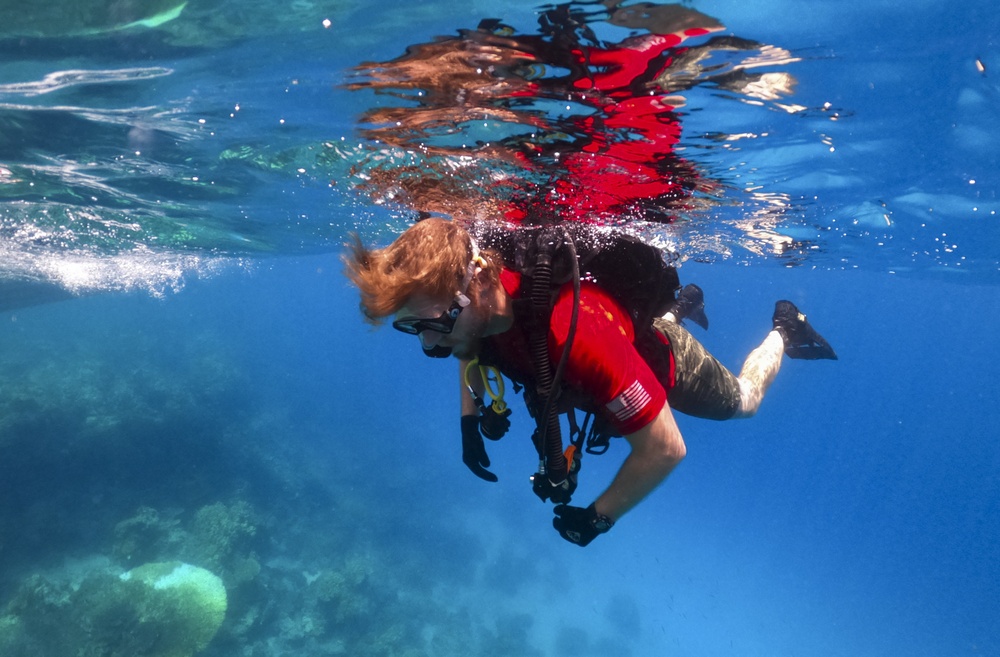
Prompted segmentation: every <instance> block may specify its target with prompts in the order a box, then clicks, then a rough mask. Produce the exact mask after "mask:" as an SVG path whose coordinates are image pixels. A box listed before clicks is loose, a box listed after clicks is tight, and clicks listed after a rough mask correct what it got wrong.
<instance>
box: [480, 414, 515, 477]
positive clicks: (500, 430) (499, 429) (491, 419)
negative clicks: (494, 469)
mask: <svg viewBox="0 0 1000 657" xmlns="http://www.w3.org/2000/svg"><path fill="white" fill-rule="evenodd" d="M508 429H510V409H509V408H504V409H503V411H502V412H499V413H498V412H497V411H496V410H495V409H494V408H493V406H492V405H490V406H485V405H484V406H480V408H479V430H480V431H481V432H482V434H483V435H484V436H486V437H487V438H489V439H490V440H500V439H501V438H503V437H504V435H505V434H506V433H507V430H508ZM486 465H489V463H487V464H486Z"/></svg>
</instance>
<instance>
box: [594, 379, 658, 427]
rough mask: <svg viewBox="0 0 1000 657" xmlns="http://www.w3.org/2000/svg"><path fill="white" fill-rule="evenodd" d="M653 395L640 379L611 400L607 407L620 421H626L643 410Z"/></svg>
mask: <svg viewBox="0 0 1000 657" xmlns="http://www.w3.org/2000/svg"><path fill="white" fill-rule="evenodd" d="M650 399H651V397H650V396H649V393H648V392H646V389H645V388H643V387H642V384H641V383H639V381H638V379H637V380H635V381H633V382H632V385H630V386H629V387H627V388H625V391H624V392H622V394H620V395H618V396H617V397H615V398H614V399H612V400H611V401H609V402H608V403H607V404H606V405H605V408H607V409H608V411H610V412H611V414H612V415H614V416H615V419H617V420H618V421H619V422H625V421H626V420H628V419H629V418H630V417H632V416H633V415H635V414H636V413H638V412H639V411H640V410H642V407H643V406H645V405H646V404H648V403H649V400H650Z"/></svg>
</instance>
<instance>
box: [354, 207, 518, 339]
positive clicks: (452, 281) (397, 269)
mask: <svg viewBox="0 0 1000 657" xmlns="http://www.w3.org/2000/svg"><path fill="white" fill-rule="evenodd" d="M348 247H349V249H350V251H349V252H348V253H347V254H346V255H345V256H344V264H345V265H346V273H347V277H348V278H349V279H351V282H353V283H354V284H355V285H356V286H357V287H358V290H359V291H360V292H361V311H362V312H363V313H364V315H365V317H366V318H367V319H368V321H370V322H372V323H373V324H378V323H379V321H380V320H381V319H383V318H384V317H388V316H389V315H393V314H395V313H396V312H398V311H399V309H400V308H402V307H403V306H404V305H406V302H407V300H409V298H410V297H411V296H413V295H414V294H417V293H420V294H424V295H427V296H429V297H433V298H440V299H442V300H444V299H449V298H451V297H453V296H454V295H455V294H456V293H457V292H459V291H460V288H461V286H462V280H463V279H464V278H465V276H466V273H467V272H468V268H469V263H470V262H471V261H472V258H473V249H472V238H471V237H470V236H469V233H468V232H467V231H466V230H465V229H464V228H462V226H460V225H459V224H458V223H456V222H454V221H448V220H445V219H437V218H430V219H424V220H423V221H419V222H417V223H416V224H414V225H413V226H411V227H410V228H408V229H407V230H406V232H404V233H403V234H402V235H400V236H399V237H398V238H396V241H394V242H393V243H392V244H390V245H389V246H387V247H385V248H384V249H369V248H367V247H366V246H365V245H364V244H362V243H361V240H360V239H359V238H358V237H357V236H355V237H354V241H353V242H351V243H350V244H348ZM493 262H499V260H496V259H494V260H493ZM486 272H487V277H488V280H491V281H498V280H499V271H498V269H497V267H487V269H486ZM479 284H480V283H479V281H477V280H472V281H471V283H470V286H469V290H468V292H467V294H468V295H469V296H470V297H472V296H473V295H477V294H478V293H479Z"/></svg>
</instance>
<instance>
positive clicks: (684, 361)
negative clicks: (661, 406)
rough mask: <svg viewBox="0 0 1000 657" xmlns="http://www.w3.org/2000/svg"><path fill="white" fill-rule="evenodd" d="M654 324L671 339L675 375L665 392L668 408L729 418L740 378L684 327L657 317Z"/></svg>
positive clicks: (736, 400)
mask: <svg viewBox="0 0 1000 657" xmlns="http://www.w3.org/2000/svg"><path fill="white" fill-rule="evenodd" d="M653 328H654V329H655V330H656V331H657V332H658V333H660V334H662V335H664V336H665V337H666V338H667V340H668V341H669V342H670V348H671V350H672V351H673V353H674V363H675V379H676V383H675V384H674V387H673V389H670V391H669V392H668V393H667V402H668V403H669V404H670V408H672V409H674V410H676V411H680V412H681V413H684V414H685V415H692V416H694V417H700V418H705V419H708V420H728V419H730V418H731V417H733V415H735V414H736V411H737V410H738V409H739V407H740V396H741V395H740V382H739V380H738V379H737V378H736V376H735V375H734V374H733V373H732V372H730V371H729V370H728V369H726V368H725V366H724V365H722V363H720V362H719V361H717V360H715V357H714V356H712V354H710V353H708V350H707V349H705V347H703V346H702V344H701V343H700V342H698V341H697V340H696V339H695V338H694V336H692V335H691V334H690V333H688V331H687V329H685V328H684V327H683V326H680V325H679V324H675V323H674V322H668V321H666V320H663V319H657V320H655V321H654V322H653Z"/></svg>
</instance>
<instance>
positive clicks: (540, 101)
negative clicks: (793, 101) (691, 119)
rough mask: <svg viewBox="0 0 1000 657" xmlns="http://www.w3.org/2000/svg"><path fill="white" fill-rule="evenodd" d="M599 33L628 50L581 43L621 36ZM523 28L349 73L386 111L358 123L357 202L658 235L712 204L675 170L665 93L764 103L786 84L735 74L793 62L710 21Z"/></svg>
mask: <svg viewBox="0 0 1000 657" xmlns="http://www.w3.org/2000/svg"><path fill="white" fill-rule="evenodd" d="M609 26H615V27H617V28H627V29H628V30H629V31H630V34H629V35H628V36H626V37H625V38H624V39H621V40H620V41H617V42H608V41H604V40H602V39H600V38H599V37H598V35H597V33H596V32H595V30H599V31H602V32H603V31H619V32H620V31H621V30H615V29H614V27H609ZM538 28H539V29H538V33H537V34H517V33H516V31H515V30H514V29H513V28H511V27H510V26H508V25H505V24H504V23H502V22H500V21H499V20H496V19H484V20H482V21H481V22H480V24H479V26H478V27H477V28H476V29H474V30H469V29H464V30H459V32H458V35H457V36H449V37H440V38H437V39H435V40H434V41H431V42H428V43H421V44H416V45H412V46H410V47H408V48H407V49H406V53H405V54H404V55H402V56H401V57H398V58H396V59H393V60H391V61H388V62H366V63H363V64H361V65H359V66H357V67H356V68H355V69H354V71H353V79H352V81H351V82H350V83H349V84H348V85H347V87H348V88H349V89H353V90H359V89H372V90H375V91H376V92H377V93H378V94H380V95H389V96H394V97H396V98H397V99H399V101H400V102H399V103H398V104H395V105H391V106H380V107H375V108H372V109H370V110H368V111H366V112H365V113H364V114H363V115H362V116H361V118H360V121H361V123H362V124H363V125H364V126H365V128H364V129H363V131H362V133H363V135H364V136H365V137H366V138H367V139H369V140H371V141H373V142H375V143H377V144H379V149H380V154H378V155H376V156H373V158H372V160H373V161H370V162H367V163H366V164H367V165H368V167H369V168H367V169H365V170H364V171H363V173H362V172H361V170H360V168H359V169H358V170H357V171H356V173H361V174H362V175H359V177H360V178H362V179H363V182H362V183H361V185H360V186H361V188H362V190H363V191H364V192H366V193H368V194H370V195H371V196H372V197H373V198H375V200H376V201H378V202H392V203H395V204H399V205H402V206H404V207H406V208H409V209H411V210H415V211H417V212H418V213H421V215H431V214H439V215H444V216H450V217H454V218H458V219H476V218H484V217H491V218H498V217H503V218H505V219H507V220H509V221H513V222H521V223H549V222H551V221H556V220H571V221H590V222H596V223H603V224H608V223H615V224H621V223H628V222H631V221H646V222H657V223H669V222H671V221H673V220H674V219H675V218H676V217H677V216H678V214H680V213H683V212H686V211H690V210H692V209H696V208H699V207H705V206H707V205H711V204H712V203H714V202H715V201H714V199H715V198H716V197H717V194H716V191H717V188H718V183H717V182H716V181H715V180H713V179H712V178H711V177H709V176H707V175H706V174H705V173H704V172H702V171H700V170H699V168H698V167H697V166H696V164H695V163H693V162H692V161H690V160H688V159H685V158H683V157H681V156H680V155H679V154H678V148H677V147H678V142H679V140H680V137H681V120H680V119H681V113H680V112H679V111H678V110H679V109H680V108H682V107H684V105H685V99H684V98H683V96H681V95H680V92H683V91H684V90H687V89H691V88H692V87H695V86H697V85H710V86H711V87H713V88H716V89H724V90H726V91H729V92H733V93H737V94H740V95H742V96H745V97H748V98H767V99H773V98H776V97H780V96H781V95H782V94H786V93H789V92H790V89H791V86H792V85H793V84H794V79H792V78H791V76H789V75H788V74H775V73H750V72H748V71H747V69H748V68H752V67H753V66H754V65H761V60H762V59H763V60H766V61H765V62H764V63H765V64H774V63H784V62H787V61H792V58H791V56H790V55H789V54H788V53H787V52H786V51H780V54H779V56H778V57H775V52H776V51H778V49H775V48H772V47H770V46H762V45H761V44H759V43H756V42H753V41H748V40H745V39H740V38H736V37H732V36H722V35H718V34H714V33H717V32H720V31H721V30H723V29H724V28H723V25H722V24H721V23H720V22H719V21H718V20H716V19H715V18H712V17H710V16H706V15H705V14H702V13H700V12H698V11H696V10H694V9H691V8H688V7H683V6H681V5H676V4H668V5H654V4H651V3H640V4H636V5H631V6H623V5H622V4H621V3H619V2H613V1H611V0H606V1H605V2H603V3H597V2H595V3H579V2H578V3H569V4H562V5H558V6H550V7H548V8H545V9H544V10H542V11H541V12H540V13H539V18H538ZM762 55H763V57H762ZM734 56H736V57H738V59H733V57H734ZM755 62H756V63H755ZM386 147H389V148H395V149H397V150H398V151H400V152H399V153H396V155H394V156H391V157H387V156H386V155H385V152H384V149H385V148H386Z"/></svg>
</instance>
